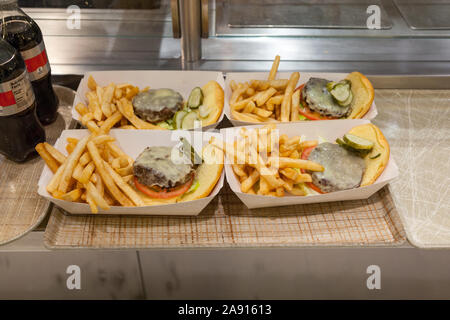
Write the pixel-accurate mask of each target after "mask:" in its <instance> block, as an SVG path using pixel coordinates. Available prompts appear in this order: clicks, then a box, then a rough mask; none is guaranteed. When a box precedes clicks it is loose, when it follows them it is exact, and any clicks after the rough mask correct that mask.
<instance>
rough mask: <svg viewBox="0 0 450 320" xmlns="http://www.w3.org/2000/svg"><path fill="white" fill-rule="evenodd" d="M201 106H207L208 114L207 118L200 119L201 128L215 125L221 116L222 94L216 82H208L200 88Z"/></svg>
mask: <svg viewBox="0 0 450 320" xmlns="http://www.w3.org/2000/svg"><path fill="white" fill-rule="evenodd" d="M202 92H203V105H206V106H208V108H209V110H210V112H209V115H208V117H207V118H204V119H202V126H203V127H204V126H208V125H210V124H213V123H216V122H217V120H219V118H220V115H221V114H222V110H223V104H224V93H223V89H222V87H221V86H220V85H219V84H218V83H217V82H216V81H209V82H208V83H207V84H205V85H204V86H203V87H202Z"/></svg>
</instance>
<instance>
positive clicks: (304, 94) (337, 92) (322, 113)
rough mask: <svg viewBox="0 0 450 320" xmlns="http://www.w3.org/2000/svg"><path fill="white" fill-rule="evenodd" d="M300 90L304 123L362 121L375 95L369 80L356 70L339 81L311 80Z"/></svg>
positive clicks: (299, 88) (301, 112)
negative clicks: (345, 120)
mask: <svg viewBox="0 0 450 320" xmlns="http://www.w3.org/2000/svg"><path fill="white" fill-rule="evenodd" d="M297 90H301V103H300V107H299V113H300V115H301V116H302V117H303V120H331V119H361V118H362V117H363V116H364V115H365V114H366V113H367V112H368V111H369V109H370V107H371V106H372V103H373V99H374V96H375V91H374V89H373V86H372V84H371V83H370V81H369V79H367V78H366V77H365V76H364V75H363V74H362V73H360V72H357V71H355V72H352V73H350V74H349V75H347V77H346V78H345V79H344V80H341V81H338V82H335V81H329V80H327V79H322V78H310V79H309V80H308V81H307V82H306V83H305V84H303V85H301V86H299V87H298V88H297Z"/></svg>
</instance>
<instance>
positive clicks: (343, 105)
mask: <svg viewBox="0 0 450 320" xmlns="http://www.w3.org/2000/svg"><path fill="white" fill-rule="evenodd" d="M352 101H353V93H352V91H351V90H350V95H349V96H348V98H347V100H345V101H344V102H339V101H338V104H339V105H340V106H342V107H346V106H348V105H349V104H350V103H352Z"/></svg>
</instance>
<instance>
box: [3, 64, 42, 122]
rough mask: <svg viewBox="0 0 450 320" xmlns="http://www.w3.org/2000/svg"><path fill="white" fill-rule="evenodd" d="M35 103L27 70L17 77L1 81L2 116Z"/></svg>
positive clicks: (14, 112) (17, 111)
mask: <svg viewBox="0 0 450 320" xmlns="http://www.w3.org/2000/svg"><path fill="white" fill-rule="evenodd" d="M33 103H34V93H33V88H32V87H31V83H30V80H29V79H28V75H27V71H25V70H24V71H23V73H22V74H20V75H19V76H18V77H17V78H15V79H13V80H10V81H7V82H3V83H0V117H2V116H10V115H13V114H16V113H19V112H21V111H23V110H25V109H27V108H29V107H31V106H32V105H33Z"/></svg>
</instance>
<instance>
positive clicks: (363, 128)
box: [348, 123, 390, 187]
mask: <svg viewBox="0 0 450 320" xmlns="http://www.w3.org/2000/svg"><path fill="white" fill-rule="evenodd" d="M348 133H350V134H353V135H355V136H358V137H361V138H364V139H367V140H370V141H373V143H374V146H373V149H372V151H371V152H370V153H369V154H368V155H367V156H365V157H364V161H365V163H366V170H365V172H364V175H363V178H362V181H361V187H364V186H368V185H370V184H373V183H374V182H375V181H376V180H377V178H378V177H379V176H380V175H381V173H382V172H383V170H384V168H386V165H387V163H388V161H389V153H390V149H389V143H388V142H387V140H386V138H385V137H384V135H383V133H382V132H381V130H380V129H379V128H378V127H377V126H375V125H373V124H371V123H368V124H363V125H360V126H357V127H354V128H353V129H351V130H350V131H349V132H348ZM377 154H380V155H379V156H378V157H377V158H375V159H370V158H371V157H374V156H376V155H377Z"/></svg>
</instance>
